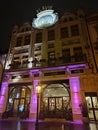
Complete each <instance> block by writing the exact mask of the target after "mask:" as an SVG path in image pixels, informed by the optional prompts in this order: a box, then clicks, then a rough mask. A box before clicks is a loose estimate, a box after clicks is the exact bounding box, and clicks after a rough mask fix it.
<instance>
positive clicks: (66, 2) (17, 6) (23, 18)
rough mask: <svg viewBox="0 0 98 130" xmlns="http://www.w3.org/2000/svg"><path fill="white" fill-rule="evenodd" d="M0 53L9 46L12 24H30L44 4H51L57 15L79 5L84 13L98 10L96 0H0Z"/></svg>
mask: <svg viewBox="0 0 98 130" xmlns="http://www.w3.org/2000/svg"><path fill="white" fill-rule="evenodd" d="M0 2H1V3H2V4H1V3H0V53H6V52H7V51H8V48H9V43H10V36H11V31H12V28H13V26H14V25H22V24H23V23H24V22H29V23H30V24H31V22H32V19H33V18H35V17H36V10H37V9H39V8H41V7H42V6H44V5H46V6H47V5H50V6H53V9H54V10H55V12H57V13H58V14H59V17H61V16H63V14H64V13H65V12H66V11H75V10H76V9H78V8H79V7H82V8H83V9H85V11H86V13H93V12H95V11H97V10H98V0H1V1H0Z"/></svg>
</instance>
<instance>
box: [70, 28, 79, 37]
mask: <svg viewBox="0 0 98 130" xmlns="http://www.w3.org/2000/svg"><path fill="white" fill-rule="evenodd" d="M71 34H72V36H78V35H79V27H78V25H73V26H71Z"/></svg>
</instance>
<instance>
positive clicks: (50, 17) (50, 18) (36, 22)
mask: <svg viewBox="0 0 98 130" xmlns="http://www.w3.org/2000/svg"><path fill="white" fill-rule="evenodd" d="M57 21H58V15H57V13H54V10H52V9H49V8H45V9H44V10H42V11H40V12H39V13H37V18H34V19H33V22H32V26H33V27H34V28H37V29H43V28H46V27H50V26H52V25H54V24H55V23H56V22H57Z"/></svg>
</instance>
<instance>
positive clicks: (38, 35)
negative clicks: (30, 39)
mask: <svg viewBox="0 0 98 130" xmlns="http://www.w3.org/2000/svg"><path fill="white" fill-rule="evenodd" d="M36 42H37V43H39V42H42V33H41V32H40V33H37V34H36Z"/></svg>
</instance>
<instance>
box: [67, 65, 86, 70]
mask: <svg viewBox="0 0 98 130" xmlns="http://www.w3.org/2000/svg"><path fill="white" fill-rule="evenodd" d="M78 67H86V68H87V65H86V64H77V65H69V66H68V68H70V69H72V68H78Z"/></svg>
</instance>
